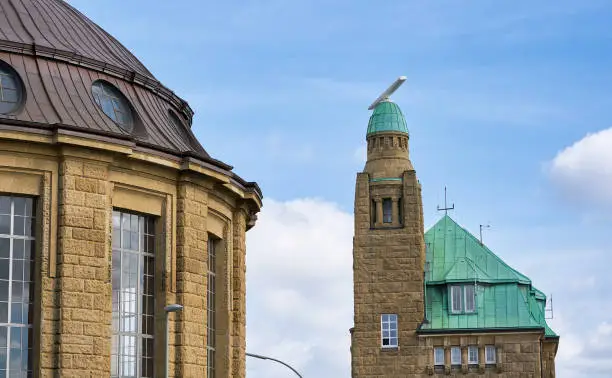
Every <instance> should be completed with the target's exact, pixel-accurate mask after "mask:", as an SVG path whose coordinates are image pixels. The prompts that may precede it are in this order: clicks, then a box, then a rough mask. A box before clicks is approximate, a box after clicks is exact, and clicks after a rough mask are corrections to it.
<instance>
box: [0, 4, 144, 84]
mask: <svg viewBox="0 0 612 378" xmlns="http://www.w3.org/2000/svg"><path fill="white" fill-rule="evenodd" d="M14 43H16V44H19V45H28V46H31V47H33V48H34V47H35V49H36V50H37V52H46V53H48V54H53V55H56V56H57V55H59V56H63V57H65V58H67V59H76V60H82V59H84V60H92V62H91V63H94V64H95V63H103V64H106V65H110V66H113V67H112V68H115V69H120V70H125V71H128V72H133V73H135V74H138V75H142V76H144V77H147V78H150V79H155V78H154V77H153V75H152V74H151V73H150V72H149V70H147V69H146V67H145V66H144V65H143V64H142V63H141V62H140V61H139V60H138V59H137V58H136V57H135V56H134V55H132V53H131V52H130V51H129V50H128V49H126V48H125V47H124V46H123V45H122V44H121V43H119V42H118V41H117V40H116V39H115V38H113V37H112V36H111V35H109V34H108V33H107V32H105V31H104V30H103V29H102V28H100V27H99V26H98V25H96V24H94V23H93V22H92V21H91V20H90V19H88V18H87V17H85V15H83V14H82V13H80V12H79V11H77V10H76V9H74V8H73V7H71V6H70V5H69V4H68V3H67V2H65V1H63V0H2V1H1V2H0V45H8V46H10V45H11V44H14ZM39 50H42V51H39Z"/></svg>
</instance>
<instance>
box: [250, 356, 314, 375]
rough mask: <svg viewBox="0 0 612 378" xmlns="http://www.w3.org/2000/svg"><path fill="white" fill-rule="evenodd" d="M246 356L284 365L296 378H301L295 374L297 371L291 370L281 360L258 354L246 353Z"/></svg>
mask: <svg viewBox="0 0 612 378" xmlns="http://www.w3.org/2000/svg"><path fill="white" fill-rule="evenodd" d="M246 355H247V356H249V357H253V358H258V359H260V360H270V361H274V362H278V363H279V364H281V365H285V366H286V367H288V368H289V369H291V371H293V372H294V373H295V375H297V376H298V377H300V378H303V377H302V376H301V375H300V373H298V372H297V370H295V369H294V368H292V367H291V366H289V365H288V364H286V363H284V362H283V361H281V360H277V359H276V358H272V357H266V356H262V355H259V354H253V353H246Z"/></svg>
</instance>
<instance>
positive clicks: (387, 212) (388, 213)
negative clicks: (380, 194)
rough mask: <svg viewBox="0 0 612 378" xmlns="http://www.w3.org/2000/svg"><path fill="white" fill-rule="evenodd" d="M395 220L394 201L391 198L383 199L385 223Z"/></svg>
mask: <svg viewBox="0 0 612 378" xmlns="http://www.w3.org/2000/svg"><path fill="white" fill-rule="evenodd" d="M391 222H393V202H391V198H385V199H383V223H391Z"/></svg>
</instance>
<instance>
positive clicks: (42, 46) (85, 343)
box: [0, 0, 262, 378]
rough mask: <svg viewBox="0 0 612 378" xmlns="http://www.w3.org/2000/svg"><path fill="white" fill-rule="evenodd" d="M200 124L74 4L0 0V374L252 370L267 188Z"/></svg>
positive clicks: (227, 373)
mask: <svg viewBox="0 0 612 378" xmlns="http://www.w3.org/2000/svg"><path fill="white" fill-rule="evenodd" d="M192 119H193V112H192V110H191V109H190V107H189V105H188V104H187V103H186V102H185V101H183V100H182V99H181V98H179V97H178V96H177V95H176V94H174V93H173V92H172V91H171V90H169V89H168V88H166V87H165V86H163V85H162V84H161V83H160V82H159V81H158V80H156V79H155V77H154V76H153V75H152V74H151V73H150V72H149V71H148V70H147V69H146V68H145V67H144V66H143V65H142V63H140V62H139V61H138V59H137V58H135V57H134V56H133V55H132V54H131V53H130V52H129V51H128V50H127V49H126V48H125V47H123V46H122V45H121V44H120V43H119V42H117V41H116V40H115V39H114V38H113V37H111V36H110V35H108V34H107V33H106V32H105V31H104V30H102V29H101V28H99V27H98V26H97V25H95V24H94V23H93V22H92V21H91V20H89V19H87V18H86V17H85V16H84V15H83V14H81V13H79V12H78V11H77V10H76V9H74V8H72V7H71V6H70V5H68V4H67V3H66V2H64V1H62V0H36V1H34V0H3V1H2V2H0V377H79V378H83V377H117V378H119V377H160V376H164V373H165V369H166V366H165V360H166V357H168V359H169V361H170V363H169V375H170V376H176V377H208V378H213V377H226V378H229V377H244V376H245V374H246V373H245V345H246V341H245V332H246V318H245V306H246V303H245V293H246V290H245V253H246V250H245V234H246V232H247V230H248V229H250V228H251V227H252V226H253V225H254V223H255V220H256V214H257V212H258V211H259V209H260V207H261V200H262V194H261V191H260V190H259V188H258V186H257V185H256V184H255V183H252V182H247V181H245V180H243V179H242V178H240V177H238V176H237V175H236V174H235V173H233V172H232V167H231V166H229V165H227V164H225V163H223V162H221V161H218V160H216V159H214V158H212V157H211V156H209V155H208V153H207V152H206V151H205V150H204V148H202V146H201V145H200V143H199V142H198V141H197V140H196V138H195V137H194V135H193V133H192V131H191V129H190V128H191V124H192ZM169 304H180V305H182V306H183V309H182V311H179V312H176V313H172V314H169V332H168V336H166V329H165V325H166V311H165V310H164V307H165V306H166V305H169ZM166 345H168V346H169V347H168V354H166Z"/></svg>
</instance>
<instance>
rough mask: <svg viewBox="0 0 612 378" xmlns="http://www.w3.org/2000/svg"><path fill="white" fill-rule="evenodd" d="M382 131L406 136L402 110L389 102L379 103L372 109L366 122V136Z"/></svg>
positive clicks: (406, 127) (406, 128) (406, 130)
mask: <svg viewBox="0 0 612 378" xmlns="http://www.w3.org/2000/svg"><path fill="white" fill-rule="evenodd" d="M383 131H396V132H400V133H406V134H408V126H406V119H405V118H404V114H403V113H402V110H401V109H400V108H399V106H397V104H396V103H394V102H391V101H383V102H380V103H379V104H378V105H376V107H375V108H374V112H372V115H371V116H370V122H368V135H370V134H373V133H379V132H383Z"/></svg>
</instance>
